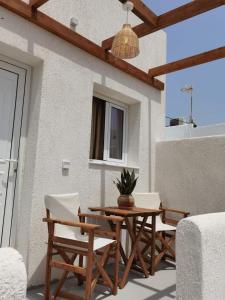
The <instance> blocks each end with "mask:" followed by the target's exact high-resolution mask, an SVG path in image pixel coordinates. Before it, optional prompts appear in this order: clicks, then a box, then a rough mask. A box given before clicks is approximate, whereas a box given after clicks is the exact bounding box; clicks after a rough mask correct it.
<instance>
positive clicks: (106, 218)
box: [78, 213, 124, 223]
mask: <svg viewBox="0 0 225 300" xmlns="http://www.w3.org/2000/svg"><path fill="white" fill-rule="evenodd" d="M78 215H79V217H83V218H90V219H95V220H100V221H112V222H115V223H122V222H123V221H124V218H122V217H116V216H103V215H94V214H86V213H84V214H83V213H79V214H78Z"/></svg>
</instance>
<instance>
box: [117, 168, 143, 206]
mask: <svg viewBox="0 0 225 300" xmlns="http://www.w3.org/2000/svg"><path fill="white" fill-rule="evenodd" d="M137 180H138V177H135V173H134V170H133V171H132V172H131V173H130V172H129V171H128V170H125V169H123V171H122V172H121V179H118V178H117V179H116V181H113V183H114V184H115V185H116V186H117V188H118V190H119V192H120V196H119V198H118V200H117V203H118V206H119V207H121V208H122V207H123V208H127V207H128V208H129V207H133V206H134V198H133V196H132V192H133V190H134V188H135V186H136V183H137Z"/></svg>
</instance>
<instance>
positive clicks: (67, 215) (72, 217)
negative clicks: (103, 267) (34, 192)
mask: <svg viewBox="0 0 225 300" xmlns="http://www.w3.org/2000/svg"><path fill="white" fill-rule="evenodd" d="M45 207H46V209H47V210H49V212H50V214H51V217H52V218H54V219H58V220H63V221H71V222H79V216H78V210H79V207H80V199H79V194H78V193H73V194H52V195H46V196H45ZM55 235H56V236H60V237H65V238H66V237H67V238H69V237H71V239H74V238H76V236H77V237H78V236H80V229H79V228H77V227H71V226H65V225H59V224H56V226H55Z"/></svg>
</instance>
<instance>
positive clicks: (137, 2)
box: [119, 0, 158, 26]
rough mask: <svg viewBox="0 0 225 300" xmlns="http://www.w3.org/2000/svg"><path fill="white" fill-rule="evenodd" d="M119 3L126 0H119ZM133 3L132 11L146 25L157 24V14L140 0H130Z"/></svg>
mask: <svg viewBox="0 0 225 300" xmlns="http://www.w3.org/2000/svg"><path fill="white" fill-rule="evenodd" d="M119 1H120V2H121V3H126V2H127V0H119ZM131 2H133V4H134V9H133V10H132V12H133V13H134V14H135V15H136V16H137V17H138V18H140V19H141V20H142V21H144V22H145V23H146V24H147V25H150V26H152V25H154V26H156V24H157V18H158V17H157V15H156V14H155V13H154V12H153V11H152V10H151V9H150V8H148V7H147V6H146V5H145V4H144V3H143V2H142V1H141V0H131Z"/></svg>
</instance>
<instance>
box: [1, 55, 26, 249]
mask: <svg viewBox="0 0 225 300" xmlns="http://www.w3.org/2000/svg"><path fill="white" fill-rule="evenodd" d="M25 81H26V70H25V69H23V68H20V67H17V66H15V65H13V64H10V63H8V62H5V61H2V60H1V59H0V247H6V246H9V245H10V240H11V234H12V232H11V231H12V219H13V210H14V206H15V189H16V181H17V167H18V160H19V147H20V135H21V128H22V116H23V106H24V94H25Z"/></svg>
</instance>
